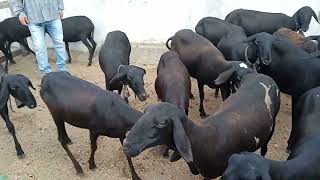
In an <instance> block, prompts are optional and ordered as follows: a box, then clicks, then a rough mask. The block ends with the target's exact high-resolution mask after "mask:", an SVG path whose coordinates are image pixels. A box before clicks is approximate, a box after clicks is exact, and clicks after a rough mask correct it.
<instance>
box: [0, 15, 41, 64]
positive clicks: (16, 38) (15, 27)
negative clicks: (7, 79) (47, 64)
mask: <svg viewBox="0 0 320 180" xmlns="http://www.w3.org/2000/svg"><path fill="white" fill-rule="evenodd" d="M0 34H1V42H0V43H1V45H0V46H4V44H5V46H6V47H5V49H4V50H3V48H1V50H2V52H3V54H4V55H5V57H6V59H7V61H6V69H8V61H10V63H13V64H15V61H14V60H13V55H12V52H11V44H12V43H13V42H18V43H20V44H21V45H22V46H23V47H25V48H26V50H28V51H29V52H31V53H32V54H34V55H35V53H34V52H33V51H32V50H31V49H30V48H29V46H28V43H27V41H26V39H25V38H27V37H29V36H31V34H30V31H29V29H28V27H27V26H24V25H22V24H21V23H20V21H19V18H18V17H11V18H7V19H5V20H3V21H2V22H0Z"/></svg>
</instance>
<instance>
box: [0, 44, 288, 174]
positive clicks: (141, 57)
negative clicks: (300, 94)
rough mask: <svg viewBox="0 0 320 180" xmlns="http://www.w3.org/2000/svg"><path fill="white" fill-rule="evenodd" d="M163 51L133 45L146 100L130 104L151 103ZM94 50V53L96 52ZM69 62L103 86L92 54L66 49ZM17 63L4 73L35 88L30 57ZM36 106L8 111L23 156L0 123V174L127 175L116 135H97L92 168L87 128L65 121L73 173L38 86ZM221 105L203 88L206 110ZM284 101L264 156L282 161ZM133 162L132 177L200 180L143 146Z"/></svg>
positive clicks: (194, 114) (193, 105)
mask: <svg viewBox="0 0 320 180" xmlns="http://www.w3.org/2000/svg"><path fill="white" fill-rule="evenodd" d="M165 51H166V49H165V48H164V46H161V45H133V50H132V54H131V62H132V63H133V64H137V65H140V66H142V67H144V68H145V69H146V70H147V75H146V77H145V84H146V89H147V92H148V93H149V94H150V98H149V99H148V100H147V101H146V102H139V101H138V99H135V98H134V95H133V93H131V97H130V98H129V100H130V105H131V106H133V107H135V108H137V109H139V110H143V108H144V107H145V106H146V105H147V104H153V103H156V102H157V97H156V93H155V91H154V80H155V77H156V67H157V61H158V60H159V58H160V56H161V54H162V53H163V52H165ZM96 54H98V53H97V52H96ZM72 56H73V62H72V64H71V65H70V66H69V67H70V72H71V73H72V74H73V75H75V76H78V77H80V78H82V79H85V80H87V81H89V82H92V83H94V84H96V85H98V86H100V87H102V88H104V76H103V73H102V71H101V69H100V67H99V63H98V59H97V57H96V56H95V58H94V63H93V65H92V67H87V66H86V65H87V56H88V55H87V53H79V52H72ZM50 57H51V59H50V61H51V62H52V63H54V57H55V56H54V53H53V52H50ZM16 61H17V64H16V65H11V66H10V72H12V73H21V74H24V75H26V76H27V77H29V78H30V79H31V81H32V82H33V83H34V85H35V87H38V85H40V79H41V78H40V76H39V73H38V71H37V69H36V65H35V63H34V61H35V58H34V56H32V55H29V56H27V57H17V58H16ZM196 88H197V86H196V83H195V81H194V80H193V84H192V91H193V94H194V95H195V100H192V101H191V102H190V110H189V113H190V118H191V119H193V120H195V121H200V120H201V119H200V117H199V112H198V106H199V96H198V91H197V89H196ZM33 93H34V95H35V97H36V99H37V102H38V107H37V108H36V109H33V110H30V109H28V108H22V109H17V108H15V107H14V111H15V112H11V111H10V117H11V120H12V121H13V123H14V125H15V127H16V132H17V137H18V139H19V141H20V143H21V145H22V148H23V150H24V151H25V153H26V158H25V159H22V160H20V159H18V158H17V156H16V152H15V148H14V142H13V139H12V137H11V135H10V134H9V133H8V130H7V129H6V127H5V124H4V123H0V175H1V174H5V175H8V177H9V179H23V180H26V179H55V180H58V179H95V180H96V179H130V171H129V168H128V165H127V161H126V159H125V157H124V155H123V153H122V149H121V145H120V142H119V140H118V139H111V138H108V137H99V139H98V150H97V152H96V156H95V157H96V164H97V166H98V168H97V169H96V170H94V171H92V170H89V168H88V163H87V161H88V159H89V156H90V143H89V133H88V130H83V129H79V128H75V127H72V126H69V125H67V132H68V134H69V136H70V138H71V139H72V141H73V145H71V146H70V149H71V151H72V152H73V154H74V155H75V158H76V159H77V160H78V161H79V163H80V164H81V165H82V167H83V170H84V173H85V176H84V177H78V176H77V175H76V173H75V169H74V168H73V165H72V162H71V161H70V159H69V158H68V156H67V154H66V152H65V151H64V150H63V148H62V147H61V145H60V143H59V142H58V140H57V132H56V127H55V125H54V122H53V120H52V117H51V115H50V113H49V112H48V109H47V108H46V106H45V105H44V103H43V101H42V100H41V98H40V96H39V88H37V90H36V91H33ZM219 103H221V100H220V98H219V99H215V98H214V91H213V90H210V89H209V88H206V89H205V109H206V111H207V113H212V112H213V111H214V109H215V108H218V106H219ZM14 106H15V105H14ZM290 106H291V105H290V101H289V98H288V97H287V96H285V95H282V103H281V110H280V112H279V114H278V117H277V124H276V131H275V134H274V136H273V138H272V141H271V143H270V144H269V151H268V154H267V156H268V157H269V158H272V159H277V160H285V159H286V157H287V154H286V153H285V147H286V141H287V139H288V134H289V131H290V127H291V124H290V122H291V116H290V113H291V111H290V109H291V108H290ZM133 164H134V166H135V168H136V171H137V173H138V175H139V176H140V177H141V178H142V179H161V180H162V179H175V180H178V179H179V180H180V179H181V180H182V179H183V180H189V179H202V178H201V177H200V176H193V175H192V174H191V173H190V172H189V170H188V168H187V166H186V164H185V163H184V162H183V161H182V160H180V161H178V162H175V163H170V162H169V161H168V160H167V159H164V158H162V157H161V156H160V155H158V153H157V152H156V151H155V150H146V151H144V152H143V153H142V154H141V155H140V156H138V157H137V158H134V159H133Z"/></svg>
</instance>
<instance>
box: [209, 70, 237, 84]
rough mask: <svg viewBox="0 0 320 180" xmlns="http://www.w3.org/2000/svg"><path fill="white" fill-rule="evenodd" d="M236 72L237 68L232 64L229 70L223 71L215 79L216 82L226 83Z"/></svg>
mask: <svg viewBox="0 0 320 180" xmlns="http://www.w3.org/2000/svg"><path fill="white" fill-rule="evenodd" d="M234 72H235V68H234V67H233V66H232V67H231V68H229V69H228V70H226V71H224V72H223V73H221V74H220V75H219V77H218V78H217V79H216V80H215V81H214V83H215V84H216V85H221V84H223V83H226V82H227V81H228V80H229V79H230V77H231V76H232V75H233V73H234Z"/></svg>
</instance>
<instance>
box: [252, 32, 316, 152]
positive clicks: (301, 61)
mask: <svg viewBox="0 0 320 180" xmlns="http://www.w3.org/2000/svg"><path fill="white" fill-rule="evenodd" d="M253 41H254V42H255V43H256V46H257V49H258V51H257V53H258V57H259V60H258V61H257V62H256V64H259V65H258V66H259V67H258V71H259V72H261V73H263V74H266V75H268V76H270V77H272V78H273V79H274V80H275V81H276V82H277V84H278V86H279V88H280V91H281V92H283V93H286V94H289V95H291V98H292V112H294V111H295V104H296V103H297V101H298V99H299V97H300V96H301V95H302V94H303V93H305V92H307V91H308V90H310V89H312V88H315V87H317V86H320V74H319V69H320V58H317V57H314V56H312V55H310V54H308V53H307V52H305V51H304V50H303V49H301V48H300V47H299V46H297V45H296V44H294V43H292V42H291V41H290V40H288V39H286V38H282V37H279V36H273V35H271V34H268V33H258V34H255V35H253V36H250V37H248V39H247V40H246V42H253ZM297 82H299V83H297ZM294 123H295V116H294V114H292V124H293V125H294ZM292 134H294V132H293V131H291V135H290V139H289V142H288V148H287V150H290V149H291V147H290V146H291V144H292V143H293V142H291V141H292V139H293V137H292Z"/></svg>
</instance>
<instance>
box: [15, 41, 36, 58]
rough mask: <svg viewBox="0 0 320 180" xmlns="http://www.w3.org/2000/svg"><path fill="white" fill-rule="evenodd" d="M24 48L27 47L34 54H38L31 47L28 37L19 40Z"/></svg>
mask: <svg viewBox="0 0 320 180" xmlns="http://www.w3.org/2000/svg"><path fill="white" fill-rule="evenodd" d="M18 42H19V43H20V44H21V45H22V46H23V47H24V48H26V50H27V51H29V52H31V53H32V54H33V55H36V54H35V53H34V52H33V51H32V50H31V49H30V47H29V45H28V42H27V40H26V39H22V40H20V41H18Z"/></svg>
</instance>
